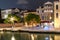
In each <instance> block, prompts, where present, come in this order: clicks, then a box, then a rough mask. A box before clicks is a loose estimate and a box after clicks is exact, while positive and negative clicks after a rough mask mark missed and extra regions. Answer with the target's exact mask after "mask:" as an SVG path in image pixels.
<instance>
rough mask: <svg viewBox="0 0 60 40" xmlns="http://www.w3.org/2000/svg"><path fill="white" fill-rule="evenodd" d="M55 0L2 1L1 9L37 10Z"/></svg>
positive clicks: (0, 2)
mask: <svg viewBox="0 0 60 40" xmlns="http://www.w3.org/2000/svg"><path fill="white" fill-rule="evenodd" d="M47 1H51V2H53V1H54V0H0V8H1V9H7V8H16V7H17V8H21V9H36V8H38V7H39V6H41V5H42V4H43V3H45V2H47Z"/></svg>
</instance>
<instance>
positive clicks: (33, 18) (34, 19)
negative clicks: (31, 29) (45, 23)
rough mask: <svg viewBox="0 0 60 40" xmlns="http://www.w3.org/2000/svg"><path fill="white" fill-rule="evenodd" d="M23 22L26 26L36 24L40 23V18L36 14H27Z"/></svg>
mask: <svg viewBox="0 0 60 40" xmlns="http://www.w3.org/2000/svg"><path fill="white" fill-rule="evenodd" d="M25 22H27V24H32V26H33V24H36V25H37V24H38V23H40V17H39V15H36V14H32V13H29V14H28V15H27V16H26V17H25Z"/></svg>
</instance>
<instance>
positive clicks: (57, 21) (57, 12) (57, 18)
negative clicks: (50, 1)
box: [54, 1, 60, 28]
mask: <svg viewBox="0 0 60 40" xmlns="http://www.w3.org/2000/svg"><path fill="white" fill-rule="evenodd" d="M54 27H55V28H60V1H55V2H54Z"/></svg>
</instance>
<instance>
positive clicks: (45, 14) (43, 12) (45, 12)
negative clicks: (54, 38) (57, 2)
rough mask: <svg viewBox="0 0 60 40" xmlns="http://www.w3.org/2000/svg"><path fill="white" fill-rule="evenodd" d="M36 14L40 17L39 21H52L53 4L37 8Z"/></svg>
mask: <svg viewBox="0 0 60 40" xmlns="http://www.w3.org/2000/svg"><path fill="white" fill-rule="evenodd" d="M36 12H37V13H38V14H39V15H40V18H41V21H52V20H53V17H54V16H53V15H54V14H53V3H52V2H49V1H48V2H46V3H44V5H43V7H39V8H38V9H37V10H36Z"/></svg>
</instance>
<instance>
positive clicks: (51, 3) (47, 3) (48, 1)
mask: <svg viewBox="0 0 60 40" xmlns="http://www.w3.org/2000/svg"><path fill="white" fill-rule="evenodd" d="M44 4H45V5H46V4H53V3H52V2H49V1H47V2H46V3H44Z"/></svg>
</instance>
